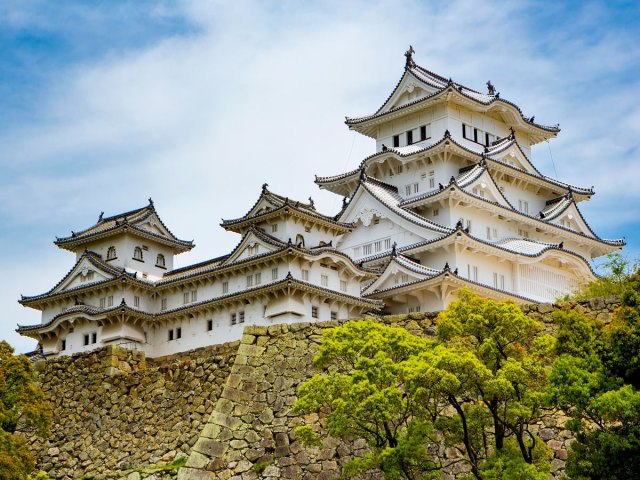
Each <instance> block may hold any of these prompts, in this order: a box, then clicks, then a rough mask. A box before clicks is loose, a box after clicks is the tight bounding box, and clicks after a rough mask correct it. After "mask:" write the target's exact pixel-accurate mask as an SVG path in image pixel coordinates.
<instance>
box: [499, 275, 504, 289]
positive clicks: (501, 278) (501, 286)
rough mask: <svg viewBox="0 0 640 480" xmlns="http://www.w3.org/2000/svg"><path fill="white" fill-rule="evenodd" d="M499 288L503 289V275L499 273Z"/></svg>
mask: <svg viewBox="0 0 640 480" xmlns="http://www.w3.org/2000/svg"><path fill="white" fill-rule="evenodd" d="M500 289H501V290H504V275H500Z"/></svg>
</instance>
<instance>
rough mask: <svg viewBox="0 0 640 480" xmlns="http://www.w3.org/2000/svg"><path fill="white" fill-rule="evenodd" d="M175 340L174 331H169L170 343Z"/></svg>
mask: <svg viewBox="0 0 640 480" xmlns="http://www.w3.org/2000/svg"><path fill="white" fill-rule="evenodd" d="M171 340H173V330H169V341H171Z"/></svg>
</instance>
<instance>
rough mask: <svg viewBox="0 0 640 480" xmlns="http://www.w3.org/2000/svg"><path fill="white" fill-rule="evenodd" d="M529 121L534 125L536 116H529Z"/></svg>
mask: <svg viewBox="0 0 640 480" xmlns="http://www.w3.org/2000/svg"><path fill="white" fill-rule="evenodd" d="M529 121H530V122H531V123H535V121H536V116H535V115H531V118H530V119H529Z"/></svg>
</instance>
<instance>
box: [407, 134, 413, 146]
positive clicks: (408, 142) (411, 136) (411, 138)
mask: <svg viewBox="0 0 640 480" xmlns="http://www.w3.org/2000/svg"><path fill="white" fill-rule="evenodd" d="M412 143H413V130H409V131H408V132H407V145H411V144H412Z"/></svg>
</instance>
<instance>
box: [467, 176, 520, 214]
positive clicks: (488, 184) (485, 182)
mask: <svg viewBox="0 0 640 480" xmlns="http://www.w3.org/2000/svg"><path fill="white" fill-rule="evenodd" d="M464 190H465V191H467V192H469V193H471V194H473V195H475V196H477V197H482V198H485V199H486V200H489V201H490V202H495V203H498V204H500V205H502V206H503V207H507V208H512V206H511V204H510V203H509V202H508V200H507V199H506V198H505V196H504V195H503V194H502V192H501V191H500V189H499V188H498V186H497V185H496V183H495V182H494V180H493V177H492V176H491V175H490V174H489V172H488V171H487V170H485V171H484V172H483V173H482V174H481V175H479V176H478V178H476V179H475V180H473V181H471V182H469V183H468V184H467V185H465V186H464Z"/></svg>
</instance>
